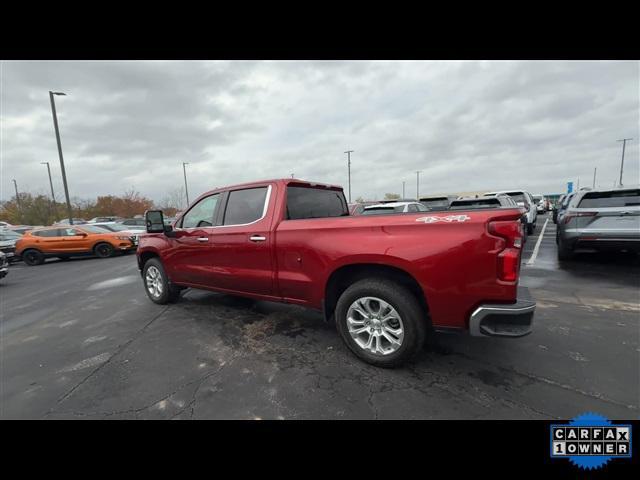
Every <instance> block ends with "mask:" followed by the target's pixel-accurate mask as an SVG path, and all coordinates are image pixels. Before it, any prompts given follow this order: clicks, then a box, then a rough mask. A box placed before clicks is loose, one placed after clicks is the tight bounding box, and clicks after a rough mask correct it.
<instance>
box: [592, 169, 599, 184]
mask: <svg viewBox="0 0 640 480" xmlns="http://www.w3.org/2000/svg"><path fill="white" fill-rule="evenodd" d="M597 171H598V167H593V188H596V172H597Z"/></svg>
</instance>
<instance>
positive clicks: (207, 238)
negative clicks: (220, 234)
mask: <svg viewBox="0 0 640 480" xmlns="http://www.w3.org/2000/svg"><path fill="white" fill-rule="evenodd" d="M197 240H198V241H199V242H202V243H204V242H208V241H209V237H198V239H197Z"/></svg>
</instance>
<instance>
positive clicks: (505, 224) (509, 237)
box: [489, 220, 523, 248]
mask: <svg viewBox="0 0 640 480" xmlns="http://www.w3.org/2000/svg"><path fill="white" fill-rule="evenodd" d="M489 233H490V234H491V235H495V236H497V237H502V238H504V239H505V240H506V243H507V244H506V247H515V248H520V247H522V235H523V228H522V222H519V221H518V220H509V221H501V222H489Z"/></svg>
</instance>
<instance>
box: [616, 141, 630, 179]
mask: <svg viewBox="0 0 640 480" xmlns="http://www.w3.org/2000/svg"><path fill="white" fill-rule="evenodd" d="M627 140H633V138H623V139H621V140H618V142H622V161H621V162H620V186H622V169H623V168H624V147H625V146H626V145H627Z"/></svg>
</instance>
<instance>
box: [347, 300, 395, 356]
mask: <svg viewBox="0 0 640 480" xmlns="http://www.w3.org/2000/svg"><path fill="white" fill-rule="evenodd" d="M347 326H348V328H349V334H350V335H351V338H353V340H354V341H355V342H356V344H357V345H358V346H359V347H360V348H362V349H363V350H366V351H368V352H370V353H373V354H374V355H389V354H390V353H393V352H395V351H396V350H398V349H399V348H400V347H401V346H402V340H403V339H404V326H403V324H402V319H401V318H400V314H398V312H397V311H396V309H395V308H393V307H392V306H391V305H389V304H388V303H387V302H385V301H384V300H381V299H379V298H377V297H362V298H359V299H357V300H356V301H355V302H353V303H352V304H351V306H350V307H349V310H348V311H347Z"/></svg>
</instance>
